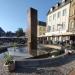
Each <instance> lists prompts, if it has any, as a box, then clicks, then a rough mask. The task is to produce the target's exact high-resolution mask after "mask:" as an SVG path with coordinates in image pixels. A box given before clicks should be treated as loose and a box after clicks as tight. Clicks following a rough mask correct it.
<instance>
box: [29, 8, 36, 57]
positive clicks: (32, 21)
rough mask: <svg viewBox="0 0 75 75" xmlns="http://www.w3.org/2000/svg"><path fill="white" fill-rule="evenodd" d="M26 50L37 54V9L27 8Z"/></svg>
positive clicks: (34, 54)
mask: <svg viewBox="0 0 75 75" xmlns="http://www.w3.org/2000/svg"><path fill="white" fill-rule="evenodd" d="M28 25H29V31H28V32H29V33H28V50H29V53H30V54H31V55H33V56H36V55H37V10H36V9H34V8H30V9H29V10H28Z"/></svg>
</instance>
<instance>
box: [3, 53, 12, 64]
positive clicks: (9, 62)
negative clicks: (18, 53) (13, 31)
mask: <svg viewBox="0 0 75 75" xmlns="http://www.w3.org/2000/svg"><path fill="white" fill-rule="evenodd" d="M4 59H5V63H6V64H11V63H12V60H13V58H12V56H11V55H9V54H5V55H4Z"/></svg>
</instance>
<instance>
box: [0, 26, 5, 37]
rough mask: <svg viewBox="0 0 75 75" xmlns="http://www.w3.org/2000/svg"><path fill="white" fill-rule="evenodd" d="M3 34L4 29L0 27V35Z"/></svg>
mask: <svg viewBox="0 0 75 75" xmlns="http://www.w3.org/2000/svg"><path fill="white" fill-rule="evenodd" d="M1 36H5V31H4V30H3V29H2V28H1V27H0V37H1Z"/></svg>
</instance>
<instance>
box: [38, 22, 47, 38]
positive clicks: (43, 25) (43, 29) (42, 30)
mask: <svg viewBox="0 0 75 75" xmlns="http://www.w3.org/2000/svg"><path fill="white" fill-rule="evenodd" d="M45 33H46V22H42V21H39V22H38V25H37V37H40V36H42V35H45Z"/></svg>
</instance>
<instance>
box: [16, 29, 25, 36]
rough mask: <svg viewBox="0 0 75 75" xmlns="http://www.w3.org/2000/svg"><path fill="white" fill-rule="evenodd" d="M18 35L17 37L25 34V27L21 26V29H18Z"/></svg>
mask: <svg viewBox="0 0 75 75" xmlns="http://www.w3.org/2000/svg"><path fill="white" fill-rule="evenodd" d="M16 36H17V37H20V36H25V33H24V32H23V29H22V28H19V29H18V30H17V31H16Z"/></svg>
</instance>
